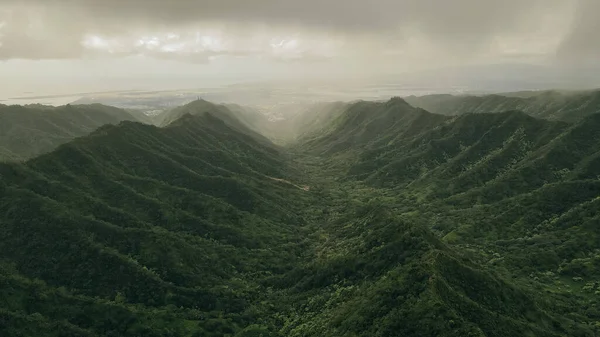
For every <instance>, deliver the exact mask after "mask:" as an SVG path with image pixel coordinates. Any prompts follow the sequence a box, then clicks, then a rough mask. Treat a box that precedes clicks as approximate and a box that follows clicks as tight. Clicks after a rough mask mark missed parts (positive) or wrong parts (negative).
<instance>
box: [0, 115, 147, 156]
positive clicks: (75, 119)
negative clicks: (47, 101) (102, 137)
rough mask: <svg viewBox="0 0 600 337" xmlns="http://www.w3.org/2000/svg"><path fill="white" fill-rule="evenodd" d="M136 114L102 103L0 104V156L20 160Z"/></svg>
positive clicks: (47, 150) (131, 119)
mask: <svg viewBox="0 0 600 337" xmlns="http://www.w3.org/2000/svg"><path fill="white" fill-rule="evenodd" d="M125 120H129V121H137V120H138V118H136V117H134V116H133V115H132V114H130V113H128V112H126V111H125V110H122V109H117V108H113V107H109V106H105V105H99V104H93V105H66V106H61V107H56V108H55V107H50V106H43V105H26V106H18V105H12V106H7V105H0V160H23V159H27V158H31V157H34V156H36V155H39V154H42V153H45V152H49V151H52V150H53V149H55V148H56V147H57V146H59V145H60V144H64V143H66V142H68V141H70V140H72V139H73V138H76V137H80V136H84V135H87V134H89V133H90V132H92V131H94V130H95V129H97V128H98V127H100V126H102V125H105V124H118V123H119V122H121V121H125Z"/></svg>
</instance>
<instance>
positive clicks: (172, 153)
mask: <svg viewBox="0 0 600 337" xmlns="http://www.w3.org/2000/svg"><path fill="white" fill-rule="evenodd" d="M319 109H320V111H322V112H324V114H320V113H316V112H315V113H310V112H306V114H304V115H303V116H298V117H297V118H299V120H302V123H298V124H297V125H298V127H299V128H301V129H302V131H301V132H300V131H297V132H296V133H295V135H296V136H297V137H299V140H298V141H296V142H295V143H294V144H291V145H289V146H287V147H279V146H276V145H274V144H272V143H271V142H270V141H268V140H267V138H266V137H264V136H262V135H260V134H258V131H260V130H261V128H260V127H259V126H256V125H260V123H256V125H255V127H252V124H253V123H255V122H256V120H255V119H252V118H249V119H246V120H244V119H240V118H239V117H238V116H237V114H240V113H246V112H244V111H245V110H246V109H244V108H241V107H240V108H236V107H224V106H217V105H213V104H211V103H209V102H205V101H196V102H192V103H190V104H188V105H186V106H183V107H181V108H178V109H176V110H174V111H173V112H172V113H173V114H172V115H171V116H170V117H169V116H165V119H164V121H163V122H162V123H161V124H162V125H164V126H163V127H160V128H159V127H156V126H151V125H144V124H141V123H137V122H129V121H126V122H122V123H119V124H118V125H106V126H103V127H100V128H99V129H97V130H96V131H94V132H92V133H91V134H89V135H88V136H85V137H81V138H78V139H75V140H73V141H71V142H69V143H67V144H64V145H61V146H59V147H58V148H57V149H55V150H54V151H52V152H51V153H48V154H45V155H41V156H39V157H36V158H34V159H31V160H29V161H26V162H24V163H10V164H9V163H5V164H2V165H1V166H0V251H2V253H1V255H0V258H1V259H0V293H1V296H0V334H1V335H2V336H4V335H6V336H33V335H36V336H236V337H239V336H247V337H249V336H271V337H274V336H298V337H300V336H364V337H371V336H415V337H417V336H457V337H458V336H498V337H500V336H590V337H591V336H595V335H596V334H597V333H599V332H600V328H599V327H600V311H599V310H598V309H597V308H598V307H597V306H598V305H600V302H599V301H598V299H599V298H598V296H600V295H599V294H600V274H598V272H597V269H598V268H596V267H597V265H598V261H600V258H599V256H600V254H599V252H600V245H599V242H600V237H599V235H598V233H599V232H598V230H597V229H598V228H599V225H600V213H599V212H598V210H600V207H599V205H600V204H599V200H600V180H599V178H600V177H599V176H600V117H599V116H600V115H598V114H592V115H590V116H588V117H585V118H583V119H582V120H580V121H578V122H576V123H568V122H562V121H549V120H542V119H536V118H534V117H531V116H528V115H527V114H525V113H523V112H519V111H506V112H496V113H478V114H460V115H459V116H444V115H439V114H435V113H430V112H428V111H426V110H423V109H421V108H415V107H413V106H411V105H409V104H408V103H407V102H406V101H405V100H403V99H400V98H393V99H391V100H389V101H387V102H365V101H360V102H355V103H349V104H341V103H335V104H327V105H323V106H320V107H317V110H319ZM238 110H240V111H238ZM242 110H243V111H242ZM300 135H301V136H300Z"/></svg>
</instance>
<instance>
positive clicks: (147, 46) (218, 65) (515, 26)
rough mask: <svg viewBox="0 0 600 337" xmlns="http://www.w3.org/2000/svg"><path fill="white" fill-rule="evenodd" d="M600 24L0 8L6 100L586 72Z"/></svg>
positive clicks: (267, 2)
mask: <svg viewBox="0 0 600 337" xmlns="http://www.w3.org/2000/svg"><path fill="white" fill-rule="evenodd" d="M598 22H600V0H502V1H499V0H369V1H365V0H214V1H213V0H211V1H209V0H196V1H193V0H170V1H164V0H0V78H2V80H1V81H0V98H1V97H4V96H6V95H16V94H19V93H22V92H27V91H31V92H35V93H45V92H47V93H59V92H61V93H62V92H77V91H95V90H109V89H127V87H128V86H135V87H136V88H142V87H144V88H145V87H147V88H154V89H162V88H163V87H164V88H167V87H169V88H173V87H177V86H178V85H179V86H181V87H190V86H194V85H195V84H196V83H198V85H199V86H202V85H210V84H212V83H217V82H219V81H221V82H228V81H238V80H256V79H276V78H302V77H311V78H317V77H328V78H343V77H348V76H355V77H360V76H378V75H382V74H400V73H403V72H406V71H417V70H421V69H430V68H443V67H452V66H472V65H482V64H513V63H525V64H531V65H539V66H549V67H554V68H560V69H571V68H573V67H578V68H582V67H583V68H585V67H586V66H593V65H594V63H595V62H598V61H599V59H600V58H599V57H598V55H600V38H599V36H598V32H599V31H600V26H599V24H598ZM161 86H162V87H161ZM3 93H4V94H3Z"/></svg>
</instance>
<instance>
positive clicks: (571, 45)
mask: <svg viewBox="0 0 600 337" xmlns="http://www.w3.org/2000/svg"><path fill="white" fill-rule="evenodd" d="M558 56H559V57H560V58H561V59H562V60H564V61H580V62H586V63H587V62H600V60H599V56H600V1H598V0H580V5H579V7H578V8H577V11H576V15H575V18H574V20H573V21H572V24H571V29H570V32H569V33H568V34H567V35H566V37H565V39H564V40H563V42H562V44H561V46H560V48H559V49H558Z"/></svg>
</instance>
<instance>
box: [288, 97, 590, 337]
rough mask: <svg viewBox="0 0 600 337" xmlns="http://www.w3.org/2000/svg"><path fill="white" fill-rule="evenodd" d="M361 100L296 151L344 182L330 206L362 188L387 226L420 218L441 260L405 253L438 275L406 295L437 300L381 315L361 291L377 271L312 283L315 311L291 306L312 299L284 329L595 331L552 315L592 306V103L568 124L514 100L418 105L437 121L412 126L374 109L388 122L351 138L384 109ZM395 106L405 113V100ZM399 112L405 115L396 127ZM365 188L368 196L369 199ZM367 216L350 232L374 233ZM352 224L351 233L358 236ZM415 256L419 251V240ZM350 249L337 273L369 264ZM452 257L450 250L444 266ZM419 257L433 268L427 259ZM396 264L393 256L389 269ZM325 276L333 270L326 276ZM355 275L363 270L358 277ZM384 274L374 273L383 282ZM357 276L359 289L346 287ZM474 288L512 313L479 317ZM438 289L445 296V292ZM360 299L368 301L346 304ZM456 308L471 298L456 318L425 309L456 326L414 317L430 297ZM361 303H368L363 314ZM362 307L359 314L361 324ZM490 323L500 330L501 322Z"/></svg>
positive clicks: (372, 295) (580, 315) (586, 315)
mask: <svg viewBox="0 0 600 337" xmlns="http://www.w3.org/2000/svg"><path fill="white" fill-rule="evenodd" d="M385 104H389V102H388V103H385ZM369 107H370V108H367V109H365V110H364V112H365V114H364V115H363V116H367V117H364V118H362V119H360V120H359V121H358V120H357V122H356V123H354V124H352V123H348V122H347V121H350V120H355V119H354V118H356V114H355V112H353V111H350V110H348V111H347V112H346V114H345V115H342V116H341V117H340V119H339V120H337V121H336V122H334V123H332V124H330V125H329V126H328V127H327V128H326V129H325V130H327V133H326V134H321V135H318V137H315V138H313V139H308V140H307V143H306V144H305V145H304V147H303V146H299V147H297V149H299V150H300V151H301V150H304V151H306V152H305V155H310V154H313V155H314V154H316V155H318V156H320V158H321V159H318V160H315V159H311V163H315V162H318V161H319V160H321V161H322V160H327V161H329V163H328V164H327V165H326V166H321V169H324V170H325V172H328V173H326V174H339V173H345V175H346V176H345V178H343V179H337V180H336V184H342V186H343V187H342V188H344V189H348V190H350V191H353V192H351V194H350V195H347V196H345V197H344V198H345V200H349V201H348V202H347V203H346V204H344V205H343V207H345V208H350V209H354V208H356V207H362V206H361V202H360V201H359V202H357V201H356V200H357V199H358V200H360V198H361V196H365V198H367V199H366V200H371V201H372V202H375V204H376V205H378V206H381V205H384V206H385V205H387V207H389V209H390V210H391V213H392V214H395V220H391V219H390V220H389V222H388V224H389V223H393V222H394V221H395V222H396V223H404V224H405V225H400V227H399V228H404V229H402V230H401V231H408V229H406V227H403V226H407V224H419V225H422V227H421V228H428V229H429V230H431V231H432V232H433V233H435V236H437V237H438V238H439V239H440V240H441V241H442V242H444V243H445V244H446V245H447V246H446V247H447V249H441V248H439V247H437V246H436V245H434V247H436V248H435V249H434V250H437V249H440V250H441V253H436V256H441V259H442V261H444V262H443V263H439V264H437V263H435V262H432V261H435V260H431V259H430V258H428V257H416V258H417V261H418V262H415V263H416V265H418V266H428V267H425V268H422V269H420V270H421V272H422V273H424V274H425V275H428V276H429V275H436V278H439V279H441V280H443V281H442V282H441V284H436V285H435V286H434V285H432V284H429V283H428V284H427V285H424V286H423V288H420V289H422V292H420V293H419V297H418V298H419V301H418V302H416V303H414V304H413V307H412V310H418V308H420V306H421V305H424V303H436V305H437V306H433V305H432V307H430V308H428V309H425V310H423V314H422V315H421V316H419V315H417V316H408V315H410V314H411V313H413V312H404V311H403V308H402V306H401V305H399V304H398V302H394V304H393V305H395V306H398V307H397V309H394V310H399V311H400V312H402V313H403V315H407V316H396V317H395V319H390V320H387V319H386V320H382V317H383V316H385V314H384V313H382V312H378V311H377V310H376V308H378V307H385V308H386V312H389V309H390V308H394V307H393V306H391V305H390V304H384V299H385V298H386V297H385V296H380V295H378V293H377V292H369V291H367V290H365V289H370V287H372V286H374V284H377V283H378V282H379V281H374V282H364V283H363V284H361V283H352V282H350V283H348V282H347V281H344V282H345V283H344V282H342V284H338V285H337V286H336V287H333V288H332V289H331V290H330V291H329V292H323V293H322V294H323V297H322V299H321V300H322V302H318V301H316V303H322V306H317V307H316V309H315V307H314V306H311V305H309V304H307V307H308V309H306V308H302V309H299V312H301V310H309V311H311V312H312V310H315V311H314V312H313V314H314V316H313V319H314V320H316V321H319V322H320V323H319V324H309V323H308V322H304V321H301V324H299V325H296V324H292V326H293V329H291V330H289V331H290V333H291V334H292V333H295V332H296V331H302V332H305V331H312V333H307V334H306V335H312V334H314V335H319V334H323V335H338V334H341V335H344V334H349V335H352V334H356V335H361V334H363V335H365V336H372V335H389V334H390V331H393V330H394V329H395V331H404V333H405V335H411V333H412V334H415V335H444V333H446V334H447V335H452V334H451V331H455V332H456V334H457V335H469V334H472V335H481V336H494V335H499V336H503V335H531V336H538V335H539V336H551V335H552V334H558V335H569V336H570V335H582V336H592V335H593V333H592V332H591V331H592V330H593V331H597V330H598V329H597V328H591V329H590V330H588V331H586V329H585V328H582V330H580V331H579V332H574V330H573V331H570V329H573V328H566V327H567V326H570V325H571V324H572V322H579V323H584V324H593V323H592V322H594V321H596V320H597V318H598V317H600V316H598V313H599V312H598V310H596V309H595V308H596V306H597V305H598V304H599V301H598V299H597V297H596V296H597V294H598V293H600V290H599V289H600V288H598V283H597V281H596V280H597V278H598V277H600V274H598V272H597V271H596V270H597V268H596V266H597V264H598V261H600V260H599V258H598V256H599V255H598V251H600V245H599V244H598V242H600V240H599V237H598V230H597V228H598V225H599V224H600V215H599V213H598V211H597V209H598V200H599V198H600V161H599V158H600V152H599V151H600V124H599V121H600V114H592V115H590V116H588V117H586V118H584V119H583V120H581V121H580V122H577V123H575V124H568V123H565V122H559V121H547V120H541V119H536V118H533V117H531V116H528V115H527V114H525V113H523V112H519V111H507V112H500V113H493V114H484V113H481V114H464V115H460V116H456V117H453V118H444V117H443V116H438V118H439V119H436V118H435V117H433V118H432V117H428V120H436V121H439V122H437V123H424V124H416V125H424V127H423V128H418V127H416V128H415V127H413V126H412V125H411V123H396V124H395V123H393V122H392V121H393V119H387V120H388V121H390V122H388V123H380V124H372V125H376V126H377V127H376V128H373V129H372V130H371V133H370V135H371V136H369V137H365V138H360V137H356V136H357V135H361V134H362V133H363V130H365V129H366V128H367V125H369V124H370V123H372V120H373V119H377V118H378V117H379V116H389V115H386V114H385V113H384V114H381V107H382V104H377V103H370V105H369ZM404 111H409V113H410V111H411V110H410V109H405V110H404ZM414 113H416V114H417V115H421V116H422V118H423V116H427V115H432V114H428V113H426V112H423V111H416V112H414ZM433 116H435V115H433ZM387 118H389V117H387ZM413 119H414V118H413ZM407 124H408V125H410V127H409V128H408V129H406V126H407ZM348 126H351V127H350V128H349V127H348ZM348 139H351V140H352V146H350V147H348V148H347V149H346V148H345V149H342V150H341V151H330V152H328V150H329V149H330V147H328V146H329V144H336V143H338V142H346V141H348ZM390 139H392V141H390ZM324 140H327V141H324ZM315 145H316V146H315ZM340 154H343V155H340ZM332 163H333V164H332ZM374 195H379V197H376V198H374V199H369V198H373V196H374ZM369 196H370V197H369ZM332 213H333V214H340V213H341V214H343V212H340V211H337V212H336V211H330V210H327V211H325V210H324V211H323V214H332ZM359 217H360V216H356V217H355V218H359ZM342 223H343V225H342V224H340V225H341V226H343V229H341V230H342V231H343V232H344V233H347V231H350V230H351V228H354V226H355V225H352V224H351V220H350V219H346V220H345V221H343V222H342ZM372 225H373V224H371V225H370V226H369V227H367V228H364V229H363V231H362V233H370V232H371V231H373V232H375V231H376V229H375V228H376V227H371V226H372ZM408 226H409V227H410V226H412V225H408ZM382 228H383V227H382ZM424 233H427V231H425V232H424ZM361 235H362V236H363V237H364V235H366V234H361ZM323 236H325V237H327V239H328V241H329V243H330V244H331V245H332V248H331V249H333V250H336V249H342V250H341V251H340V253H339V255H337V256H338V257H339V256H347V255H349V253H348V250H347V249H351V248H349V246H347V243H346V239H344V240H340V241H335V240H333V239H332V237H333V235H332V234H331V233H328V234H324V235H323ZM376 237H377V238H379V240H384V238H391V237H393V233H391V232H385V233H380V234H377V235H376ZM428 242H431V241H428ZM363 243H364V240H358V241H355V242H353V244H351V246H356V247H360V245H361V244H363ZM408 250H409V251H413V249H408ZM426 251H428V250H426ZM407 254H408V253H407ZM424 256H429V255H427V253H425V252H424ZM456 256H459V257H458V258H457V257H456ZM460 256H468V257H469V260H470V261H471V262H475V263H474V264H470V262H465V261H464V260H462V259H461V258H460ZM362 258H365V255H364V254H363V253H361V254H358V255H357V256H356V257H354V258H349V260H345V261H346V262H347V263H349V264H351V266H349V267H347V268H349V270H350V271H346V272H345V273H352V272H359V271H361V272H362V271H364V270H365V268H367V269H368V267H366V266H368V265H371V264H377V261H375V260H371V261H369V262H366V263H364V264H362V265H360V266H356V265H352V263H354V262H355V261H360V260H361V259H362ZM452 261H462V262H460V263H458V264H456V263H454V262H452ZM432 265H433V266H436V267H435V268H430V267H429V266H432ZM448 265H450V266H452V267H451V269H445V268H446V267H447V266H448ZM404 267H406V266H404V265H401V266H399V267H398V268H400V269H398V270H401V269H402V268H404ZM325 268H326V269H327V268H334V267H332V266H330V267H325ZM438 268H441V269H438ZM452 271H457V272H458V275H451V274H452ZM412 273H416V271H415V270H413V271H411V272H408V271H406V270H405V271H398V274H395V275H406V274H412ZM448 273H450V274H448ZM487 273H489V274H487ZM344 275H347V274H344ZM466 275H479V276H480V277H483V275H486V276H485V277H484V278H485V280H479V281H476V280H468V279H465V278H464V277H466ZM331 278H333V279H335V280H339V279H343V278H342V277H340V276H339V275H336V276H332V277H331ZM359 279H363V280H364V275H362V277H359ZM401 280H402V279H401V278H399V277H397V278H396V279H395V281H394V283H393V284H394V285H393V286H392V285H390V286H389V289H406V288H407V287H409V286H407V285H406V284H404V283H403V281H401ZM389 282H391V281H390V280H389V279H386V281H385V284H388V283H389ZM453 282H457V283H456V284H452V283H453ZM408 284H418V281H417V280H411V281H410V282H408ZM465 284H473V285H474V284H478V285H477V286H474V288H472V289H470V290H465V289H464V288H462V289H463V290H460V291H458V289H461V287H462V285H465ZM349 285H351V286H352V287H348V286H349ZM357 286H358V287H359V288H358V289H362V290H361V292H362V291H365V293H364V294H362V293H361V292H359V291H358V290H357V288H356V287H357ZM346 287H348V288H346ZM338 288H339V289H341V290H340V292H341V294H342V295H339V296H342V297H344V296H348V298H349V300H347V303H345V302H346V301H342V304H340V302H339V300H338V299H337V298H335V297H330V296H331V292H333V291H334V290H335V291H336V294H337V289H338ZM432 289H436V290H432ZM440 289H444V290H440ZM474 289H477V290H474ZM484 289H485V290H484ZM508 289H513V290H508ZM496 290H499V292H496ZM314 291H317V290H316V289H315V290H314ZM389 291H392V290H389ZM511 291H514V292H513V295H507V294H508V293H510V292H511ZM454 292H458V293H460V294H461V295H460V296H459V295H456V294H453V293H454ZM384 293H385V292H384ZM385 294H389V292H387V293H385ZM465 294H467V296H466V297H467V298H468V299H467V298H465V297H464V296H465ZM478 294H479V295H480V294H490V297H484V298H487V299H490V298H493V297H495V296H497V298H498V299H497V300H496V302H497V303H498V302H500V303H505V304H507V303H511V304H508V306H509V307H510V308H511V309H509V310H508V311H509V312H512V313H513V314H514V315H516V316H512V317H510V318H507V317H504V318H502V319H498V317H499V316H498V308H496V309H494V310H492V312H495V314H492V315H491V316H488V318H485V319H484V318H483V317H484V316H485V315H486V314H485V313H486V312H487V310H489V309H486V304H484V303H488V302H485V299H484V298H478V299H474V298H471V297H470V296H479V295H478ZM492 294H495V295H492ZM527 294H529V295H527ZM413 296H414V295H413ZM507 296H508V297H507ZM449 298H452V300H451V301H450V302H446V300H447V299H449ZM508 298H513V299H514V298H520V299H521V300H523V301H525V302H527V301H529V300H528V299H527V298H529V299H531V298H537V300H534V302H535V303H536V304H533V302H529V304H526V305H524V307H529V308H537V309H533V310H534V311H536V310H538V309H539V310H540V311H539V312H537V313H534V312H523V311H520V310H521V309H517V308H519V307H520V304H517V303H519V302H518V301H517V302H513V300H508ZM375 299H380V300H381V301H382V302H377V301H379V300H377V301H376V300H375ZM471 300H472V301H473V302H475V303H476V304H474V303H473V302H471ZM307 301H308V303H313V302H315V300H308V299H307ZM311 301H313V302H311ZM482 301H484V303H482ZM371 302H375V303H371ZM461 302H462V304H459V303H461ZM525 302H522V303H521V304H523V303H525ZM471 305H474V306H471ZM338 306H339V307H338ZM340 307H341V308H344V309H340ZM363 307H366V308H372V309H367V310H366V311H361V310H359V309H357V308H363ZM469 307H471V310H470V311H467V312H468V314H465V316H462V318H461V319H458V318H456V316H454V317H451V316H445V315H446V314H443V315H442V314H441V313H440V314H436V317H446V318H444V319H442V321H444V320H446V319H447V320H448V321H450V320H451V321H452V322H454V323H456V322H457V321H461V325H460V327H459V325H456V326H455V328H456V330H453V329H451V328H449V327H448V326H446V327H440V328H439V330H435V329H436V328H435V324H433V323H431V322H428V323H423V321H426V317H427V315H426V314H425V313H430V312H436V309H434V308H438V309H439V308H445V309H444V310H448V311H447V312H446V313H448V312H451V313H452V314H453V315H456V314H458V316H461V315H462V314H460V313H461V312H463V311H462V310H464V309H465V308H469ZM475 307H476V308H477V309H474V308H475ZM450 308H451V309H450ZM521 308H523V307H521ZM370 310H373V311H374V312H376V314H374V315H373V316H368V315H369V314H370ZM354 312H361V314H360V315H358V316H357V317H354V318H353V320H354V321H360V322H361V323H360V324H359V325H353V324H352V323H351V322H350V321H349V320H347V317H352V314H353V313H354ZM517 312H520V313H519V314H517ZM505 313H506V311H505ZM540 313H546V314H550V316H546V317H545V318H544V314H540ZM365 315H366V316H367V317H371V319H372V320H369V321H367V322H365V321H364V320H363V318H364V317H365ZM473 315H474V316H473ZM495 315H496V316H495ZM502 315H503V314H500V317H501V316H502ZM509 316H510V315H509ZM492 317H496V318H492ZM549 317H554V318H549ZM523 318H526V320H525V321H524V320H523ZM481 319H483V320H481ZM540 319H541V321H540ZM557 320H558V321H560V322H562V323H559V322H558V321H557ZM398 321H400V322H403V324H404V325H403V326H402V325H396V326H394V329H389V330H385V328H384V329H381V330H378V329H377V328H376V327H383V326H386V325H387V324H393V323H394V322H398ZM407 321H408V322H415V324H414V325H413V324H409V323H406V322H407ZM375 322H376V323H375ZM491 322H502V323H491ZM533 322H536V323H533ZM569 322H571V323H569ZM454 323H453V324H454ZM303 324H304V325H303ZM462 324H464V325H462ZM564 324H566V325H564ZM559 326H562V328H558V327H559ZM425 327H430V328H431V329H432V330H426V328H425ZM307 329H308V330H307ZM310 329H318V330H310ZM402 329H409V330H402ZM469 329H472V330H469ZM502 329H507V331H512V332H511V333H506V332H501V331H503V330H502ZM562 329H566V330H562ZM519 331H520V332H519ZM298 335H301V334H298Z"/></svg>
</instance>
